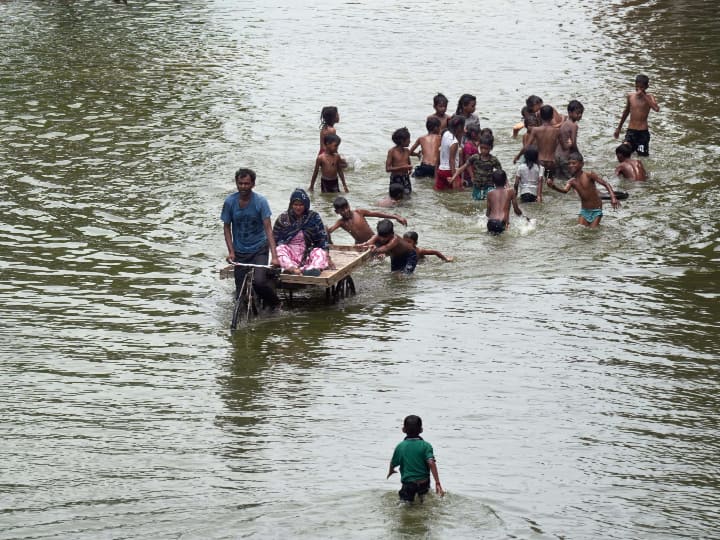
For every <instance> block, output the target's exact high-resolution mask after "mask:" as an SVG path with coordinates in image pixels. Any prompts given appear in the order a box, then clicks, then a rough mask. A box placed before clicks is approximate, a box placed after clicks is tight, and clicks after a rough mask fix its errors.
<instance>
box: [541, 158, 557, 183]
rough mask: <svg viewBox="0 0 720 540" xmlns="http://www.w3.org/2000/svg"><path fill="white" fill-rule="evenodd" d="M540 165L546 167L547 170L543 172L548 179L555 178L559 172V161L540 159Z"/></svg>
mask: <svg viewBox="0 0 720 540" xmlns="http://www.w3.org/2000/svg"><path fill="white" fill-rule="evenodd" d="M540 165H542V166H543V167H544V168H545V171H544V172H543V178H545V179H546V180H547V179H548V178H552V179H553V180H554V179H555V173H556V172H557V163H555V162H554V161H547V160H545V159H541V160H540Z"/></svg>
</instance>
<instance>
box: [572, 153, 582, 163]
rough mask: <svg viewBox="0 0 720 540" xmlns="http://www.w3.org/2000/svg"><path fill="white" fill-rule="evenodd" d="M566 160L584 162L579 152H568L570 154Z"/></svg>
mask: <svg viewBox="0 0 720 540" xmlns="http://www.w3.org/2000/svg"><path fill="white" fill-rule="evenodd" d="M568 161H580V162H584V161H585V160H584V159H583V157H582V154H581V153H580V152H570V155H569V156H568Z"/></svg>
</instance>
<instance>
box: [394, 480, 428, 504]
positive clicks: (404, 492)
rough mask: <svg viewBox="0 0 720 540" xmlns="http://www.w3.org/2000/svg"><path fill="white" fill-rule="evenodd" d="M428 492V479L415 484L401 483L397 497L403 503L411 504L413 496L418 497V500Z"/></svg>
mask: <svg viewBox="0 0 720 540" xmlns="http://www.w3.org/2000/svg"><path fill="white" fill-rule="evenodd" d="M429 490H430V479H429V478H427V479H426V480H419V481H417V482H403V483H402V487H401V488H400V491H398V495H400V498H401V499H402V500H403V501H408V502H413V501H414V500H415V495H419V496H420V498H421V499H422V497H423V496H424V495H425V494H427V492H428V491H429Z"/></svg>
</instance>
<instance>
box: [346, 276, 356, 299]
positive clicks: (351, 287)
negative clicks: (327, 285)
mask: <svg viewBox="0 0 720 540" xmlns="http://www.w3.org/2000/svg"><path fill="white" fill-rule="evenodd" d="M345 279H347V295H348V296H355V295H356V294H357V292H356V291H355V282H354V281H353V278H352V277H351V276H348V277H346V278H345Z"/></svg>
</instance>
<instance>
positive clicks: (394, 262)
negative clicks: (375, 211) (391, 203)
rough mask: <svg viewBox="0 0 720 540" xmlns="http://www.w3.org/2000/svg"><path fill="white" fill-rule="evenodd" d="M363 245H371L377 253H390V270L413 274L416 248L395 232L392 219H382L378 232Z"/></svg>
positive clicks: (415, 263) (378, 225) (378, 224)
mask: <svg viewBox="0 0 720 540" xmlns="http://www.w3.org/2000/svg"><path fill="white" fill-rule="evenodd" d="M360 245H361V246H362V247H369V248H370V250H371V251H372V252H373V253H374V254H375V255H390V271H391V272H401V273H403V274H412V273H413V272H414V271H415V266H416V265H417V252H416V251H415V248H414V247H412V246H411V245H410V243H409V242H406V241H405V240H403V239H402V238H400V237H399V236H398V235H397V234H395V229H393V224H392V221H390V220H389V219H381V220H380V221H378V223H377V234H376V235H374V236H373V237H372V238H371V239H370V240H368V241H367V242H365V243H364V244H360Z"/></svg>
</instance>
